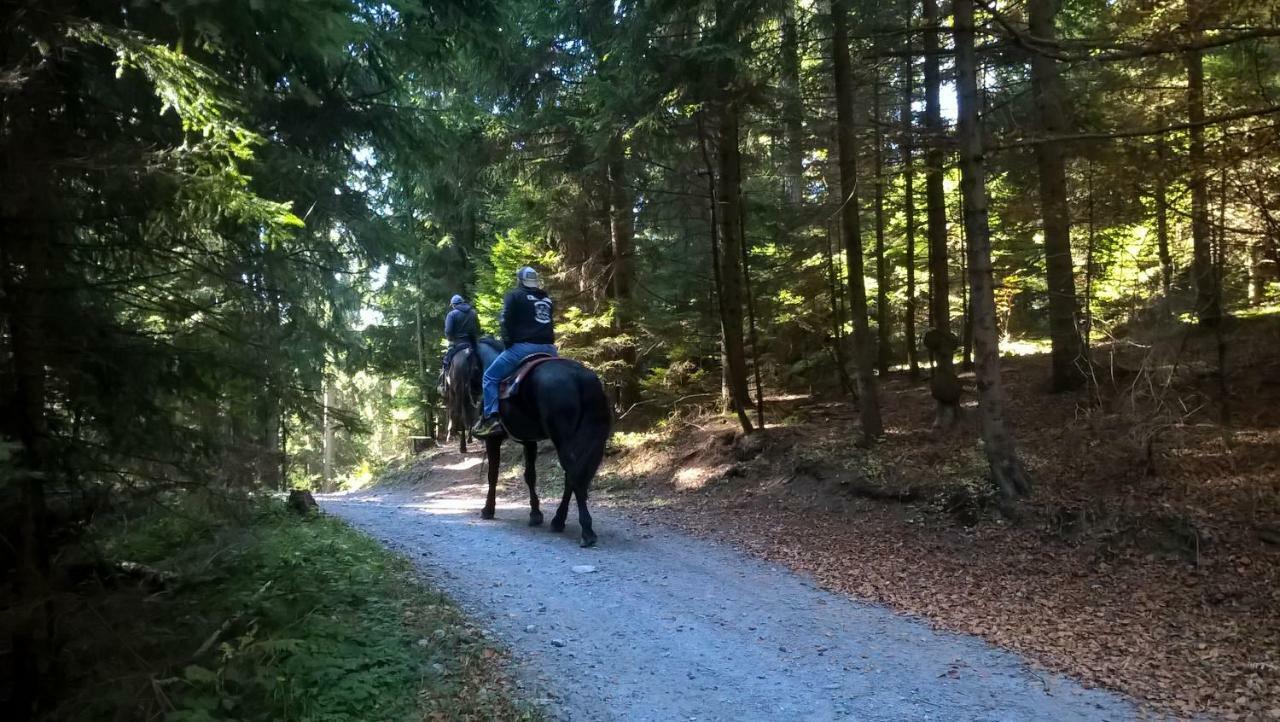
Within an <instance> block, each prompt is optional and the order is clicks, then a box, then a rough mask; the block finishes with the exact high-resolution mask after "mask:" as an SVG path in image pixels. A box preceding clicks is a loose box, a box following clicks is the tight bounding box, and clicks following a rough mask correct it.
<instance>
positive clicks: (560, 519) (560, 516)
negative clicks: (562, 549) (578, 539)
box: [551, 477, 573, 533]
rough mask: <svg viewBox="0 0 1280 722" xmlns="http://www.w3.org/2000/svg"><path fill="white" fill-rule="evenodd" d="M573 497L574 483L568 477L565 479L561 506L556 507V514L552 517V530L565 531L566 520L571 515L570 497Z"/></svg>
mask: <svg viewBox="0 0 1280 722" xmlns="http://www.w3.org/2000/svg"><path fill="white" fill-rule="evenodd" d="M572 497H573V485H571V484H570V483H569V479H568V477H565V480H564V496H563V497H561V499H560V506H558V507H556V515H555V516H553V517H551V531H554V532H557V533H559V532H562V531H564V520H565V519H566V518H567V517H568V516H569V499H570V498H572Z"/></svg>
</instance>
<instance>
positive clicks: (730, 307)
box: [716, 101, 753, 433]
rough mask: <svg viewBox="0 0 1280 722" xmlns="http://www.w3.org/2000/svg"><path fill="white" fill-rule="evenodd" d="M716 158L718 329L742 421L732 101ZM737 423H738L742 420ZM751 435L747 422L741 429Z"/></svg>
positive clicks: (738, 171)
mask: <svg viewBox="0 0 1280 722" xmlns="http://www.w3.org/2000/svg"><path fill="white" fill-rule="evenodd" d="M716 136H717V137H716V157H717V164H718V165H719V170H720V173H719V175H720V182H719V188H718V190H719V193H718V197H717V198H716V201H717V203H718V204H719V206H720V251H721V253H720V284H721V294H720V329H721V333H722V335H723V337H724V355H725V362H726V366H725V369H726V371H727V373H728V377H729V378H728V380H729V397H730V398H731V399H732V401H733V405H734V408H735V410H737V411H738V413H739V414H740V415H741V416H742V419H745V417H746V413H745V410H746V409H749V408H751V396H750V393H749V392H748V390H747V355H746V349H745V346H744V343H743V338H742V320H743V319H742V307H743V304H742V300H743V297H742V223H741V219H742V215H741V213H740V212H739V209H738V206H739V203H740V202H741V193H742V158H741V155H740V154H739V150H738V105H737V102H735V101H730V102H727V103H725V104H724V106H723V107H722V108H721V109H720V124H719V129H718V132H717V134H716ZM742 419H740V420H742ZM742 430H743V431H744V432H746V433H750V432H751V431H752V430H753V429H752V426H751V422H750V421H746V423H744V424H743V425H742Z"/></svg>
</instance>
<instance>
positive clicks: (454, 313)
mask: <svg viewBox="0 0 1280 722" xmlns="http://www.w3.org/2000/svg"><path fill="white" fill-rule="evenodd" d="M449 305H450V306H452V310H450V311H449V313H448V315H446V316H445V317H444V337H445V339H446V340H448V341H449V350H447V351H445V352H444V361H443V362H441V364H440V395H441V396H443V395H444V379H445V374H447V373H448V372H449V364H450V363H451V362H452V361H453V356H454V354H456V353H458V352H459V351H461V350H462V349H464V348H471V347H473V346H475V344H476V339H478V338H480V316H478V315H477V314H476V310H475V309H474V308H472V307H471V304H469V303H467V299H465V298H463V297H462V296H460V295H458V294H456V293H455V294H454V295H453V298H451V299H449Z"/></svg>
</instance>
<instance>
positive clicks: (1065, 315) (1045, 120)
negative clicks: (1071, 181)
mask: <svg viewBox="0 0 1280 722" xmlns="http://www.w3.org/2000/svg"><path fill="white" fill-rule="evenodd" d="M1057 11H1058V8H1057V0H1030V2H1029V6H1028V12H1029V30H1030V31H1031V35H1032V36H1033V37H1035V38H1038V39H1043V40H1044V41H1046V42H1052V41H1053V39H1054V37H1055V32H1054V16H1055V15H1056V14H1057ZM1031 79H1032V81H1031V82H1032V88H1033V92H1034V93H1035V97H1036V117H1037V119H1038V121H1039V131H1040V132H1041V133H1042V134H1043V135H1045V136H1046V137H1049V136H1054V135H1060V134H1062V133H1065V132H1066V131H1067V130H1068V125H1069V124H1068V122H1067V110H1066V105H1065V104H1064V103H1063V88H1062V78H1061V75H1060V73H1059V69H1058V63H1057V61H1055V60H1054V59H1052V58H1050V57H1047V56H1046V55H1044V54H1043V53H1037V52H1035V51H1032V52H1031ZM1035 154H1036V164H1037V166H1038V167H1039V170H1040V173H1039V176H1040V213H1041V217H1042V218H1043V220H1044V256H1045V262H1044V265H1045V277H1046V287H1047V289H1048V294H1049V339H1050V342H1051V349H1052V350H1051V352H1050V359H1051V361H1052V364H1051V369H1052V377H1051V385H1052V388H1053V389H1054V390H1056V391H1066V390H1068V389H1073V388H1076V387H1077V386H1079V385H1080V384H1081V383H1083V382H1084V379H1085V376H1084V374H1083V373H1082V371H1083V369H1082V367H1083V366H1084V365H1085V364H1087V358H1086V357H1085V353H1084V348H1083V346H1082V344H1081V343H1080V331H1079V328H1078V326H1077V322H1076V318H1077V316H1078V314H1079V309H1078V308H1077V307H1076V281H1075V269H1074V268H1073V265H1072V261H1071V211H1070V208H1069V206H1068V205H1067V166H1066V158H1065V148H1064V147H1063V144H1061V143H1057V142H1045V143H1038V144H1036V147H1035Z"/></svg>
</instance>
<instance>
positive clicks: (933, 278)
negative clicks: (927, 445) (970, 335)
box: [923, 0, 955, 418]
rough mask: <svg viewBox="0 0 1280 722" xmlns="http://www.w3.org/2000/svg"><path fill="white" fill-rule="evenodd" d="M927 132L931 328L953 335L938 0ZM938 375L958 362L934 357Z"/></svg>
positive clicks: (927, 5) (928, 74) (926, 18)
mask: <svg viewBox="0 0 1280 722" xmlns="http://www.w3.org/2000/svg"><path fill="white" fill-rule="evenodd" d="M923 7H924V14H923V22H924V26H925V27H926V28H929V30H926V31H925V32H924V129H925V134H926V136H927V145H926V147H925V153H924V200H925V214H926V220H927V222H928V223H927V226H926V231H925V233H926V236H927V238H928V247H929V326H930V327H931V328H933V329H935V330H937V331H939V332H941V333H944V334H948V335H949V334H950V333H951V288H950V284H949V283H948V279H947V273H948V269H947V195H946V191H945V190H944V189H943V186H942V176H943V171H944V168H943V166H944V165H945V164H946V160H945V159H946V154H945V151H944V149H943V147H942V140H943V138H942V136H943V132H944V130H945V129H944V127H943V125H942V101H941V93H942V72H941V70H940V69H939V67H938V57H939V55H938V51H939V48H940V45H941V43H939V41H938V38H939V35H938V31H937V30H933V29H932V28H936V27H938V26H939V24H940V23H941V20H940V18H939V17H938V3H937V0H924V3H923ZM932 358H933V363H934V365H935V366H936V367H937V368H936V370H935V373H940V374H942V375H943V376H944V377H947V378H950V377H953V376H955V359H954V358H952V357H951V356H950V355H948V354H933V355H932ZM937 412H938V415H939V418H941V417H943V416H945V415H948V414H950V408H949V407H948V406H947V405H946V404H945V403H943V402H942V401H939V402H938V408H937Z"/></svg>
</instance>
